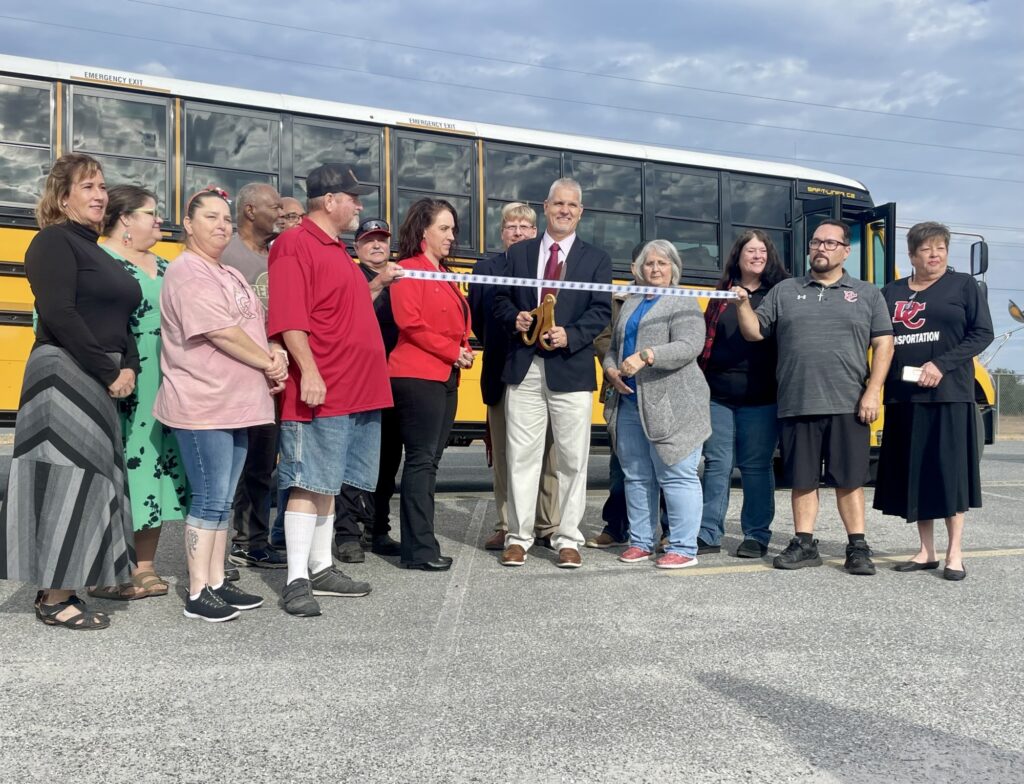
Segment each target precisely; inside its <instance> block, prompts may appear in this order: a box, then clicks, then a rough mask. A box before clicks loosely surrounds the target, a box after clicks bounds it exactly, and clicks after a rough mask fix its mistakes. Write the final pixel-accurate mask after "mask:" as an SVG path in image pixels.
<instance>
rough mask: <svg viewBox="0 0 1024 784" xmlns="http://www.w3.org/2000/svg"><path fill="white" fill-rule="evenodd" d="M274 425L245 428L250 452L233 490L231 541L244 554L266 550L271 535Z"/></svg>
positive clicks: (275, 430)
mask: <svg viewBox="0 0 1024 784" xmlns="http://www.w3.org/2000/svg"><path fill="white" fill-rule="evenodd" d="M278 431H279V427H278V425H277V424H270V425H256V426H255V427H250V428H248V436H249V451H248V453H247V454H246V456H245V465H244V466H243V467H242V475H241V476H240V477H239V479H238V487H237V488H236V489H235V502H234V511H233V513H232V521H231V522H232V525H233V527H234V529H235V535H234V537H233V539H232V541H233V542H234V543H235V544H237V545H238V546H239V547H241V548H242V549H243V550H265V549H266V547H267V538H268V536H269V535H270V506H271V497H272V495H273V493H274V487H273V483H272V481H271V480H272V478H273V475H274V466H275V465H276V464H277V437H278Z"/></svg>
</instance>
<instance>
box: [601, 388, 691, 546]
mask: <svg viewBox="0 0 1024 784" xmlns="http://www.w3.org/2000/svg"><path fill="white" fill-rule="evenodd" d="M615 451H616V454H617V455H618V456H619V463H621V465H622V472H623V474H625V476H626V507H627V508H628V510H629V542H630V544H631V545H633V546H634V547H639V548H640V549H642V550H647V551H648V552H654V533H655V531H656V530H657V527H658V519H659V517H660V509H659V503H658V495H659V486H660V491H661V492H664V494H665V509H666V511H667V513H668V547H666V548H665V549H666V551H667V552H670V553H679V554H680V555H688V556H691V557H693V556H695V555H696V554H697V531H698V530H699V528H700V507H701V491H700V480H699V479H698V478H697V465H698V464H699V463H700V447H697V448H696V449H694V450H693V452H691V453H690V454H689V455H688V456H687V457H685V458H683V459H682V460H680V461H679V462H678V463H676V464H674V465H666V464H665V463H664V462H663V461H662V460H661V458H660V457H658V453H657V452H656V451H655V449H654V445H653V444H652V443H651V442H650V441H648V440H647V436H646V435H645V434H644V429H643V426H642V425H641V424H640V413H639V412H638V411H637V407H636V403H634V402H633V401H632V400H626V399H624V398H620V400H619V407H618V413H617V414H616V418H615Z"/></svg>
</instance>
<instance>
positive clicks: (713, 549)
mask: <svg viewBox="0 0 1024 784" xmlns="http://www.w3.org/2000/svg"><path fill="white" fill-rule="evenodd" d="M720 552H722V545H720V544H708V543H707V542H705V541H704V540H703V539H701V538H700V537H699V536H698V537H697V555H711V554H712V553H720Z"/></svg>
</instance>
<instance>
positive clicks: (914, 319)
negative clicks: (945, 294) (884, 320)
mask: <svg viewBox="0 0 1024 784" xmlns="http://www.w3.org/2000/svg"><path fill="white" fill-rule="evenodd" d="M926 307H928V303H927V302H915V301H914V300H900V301H899V302H897V303H896V307H895V308H893V311H892V320H893V323H894V324H902V325H903V326H905V327H906V328H907V329H921V327H923V326H924V325H925V323H926V322H925V319H923V318H918V316H919V315H920V314H921V313H924V309H925V308H926Z"/></svg>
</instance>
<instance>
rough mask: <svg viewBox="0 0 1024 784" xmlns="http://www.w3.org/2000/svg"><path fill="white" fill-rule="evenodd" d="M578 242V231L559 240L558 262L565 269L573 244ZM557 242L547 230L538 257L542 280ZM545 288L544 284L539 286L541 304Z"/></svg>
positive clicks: (539, 276) (538, 297)
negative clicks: (552, 247)
mask: <svg viewBox="0 0 1024 784" xmlns="http://www.w3.org/2000/svg"><path fill="white" fill-rule="evenodd" d="M574 242H576V232H573V233H572V234H570V235H569V236H568V237H566V238H565V239H564V240H558V262H559V263H560V264H561V265H562V267H561V269H562V270H563V277H564V270H565V260H566V259H567V258H569V251H570V250H572V244H573V243H574ZM554 244H555V240H554V239H552V237H551V235H550V234H548V233H547V232H546V231H545V232H544V236H543V237H541V240H540V253H539V254H538V258H537V277H538V278H539V279H541V280H543V279H544V270H546V269H547V266H548V257H549V256H551V246H552V245H554ZM543 290H544V287H543V286H540V287H538V288H537V304H538V305H540V296H541V292H542V291H543Z"/></svg>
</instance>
